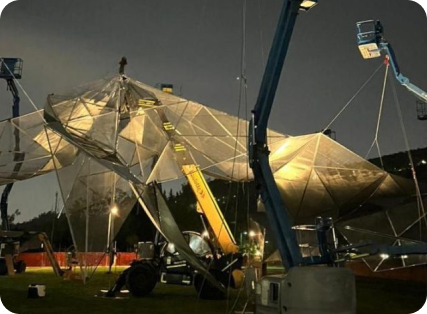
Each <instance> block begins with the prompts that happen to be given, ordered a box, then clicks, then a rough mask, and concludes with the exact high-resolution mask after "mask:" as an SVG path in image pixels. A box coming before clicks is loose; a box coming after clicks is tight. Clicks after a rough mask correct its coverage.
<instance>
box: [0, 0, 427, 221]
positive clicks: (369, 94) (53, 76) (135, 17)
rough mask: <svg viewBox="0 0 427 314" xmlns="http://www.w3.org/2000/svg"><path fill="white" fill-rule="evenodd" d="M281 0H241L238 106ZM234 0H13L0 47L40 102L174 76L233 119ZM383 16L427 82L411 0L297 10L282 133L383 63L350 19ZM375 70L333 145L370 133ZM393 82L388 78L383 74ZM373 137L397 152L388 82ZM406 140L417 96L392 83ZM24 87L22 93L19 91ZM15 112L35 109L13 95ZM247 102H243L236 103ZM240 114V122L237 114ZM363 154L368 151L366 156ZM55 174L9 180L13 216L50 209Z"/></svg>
mask: <svg viewBox="0 0 427 314" xmlns="http://www.w3.org/2000/svg"><path fill="white" fill-rule="evenodd" d="M281 4H282V1H280V0H248V1H247V11H246V67H247V71H246V72H247V75H246V76H247V82H248V95H247V96H248V97H247V108H248V110H249V111H250V109H252V107H253V105H254V103H255V100H256V96H257V93H258V89H259V85H260V81H261V78H262V74H263V71H264V65H263V64H264V62H265V61H266V59H267V56H268V51H269V49H270V45H271V40H272V37H273V33H274V30H275V27H276V24H277V19H278V13H279V11H280V8H281ZM242 7H243V0H181V1H180V0H158V1H148V0H127V1H126V0H125V1H111V0H102V1H101V0H90V1H82V0H72V1H71V0H61V1H55V0H48V1H46V0H42V1H41V0H20V1H17V2H13V3H12V4H10V5H8V6H7V7H6V9H5V10H4V11H3V12H2V15H1V19H0V55H1V56H2V57H21V58H23V59H24V73H23V79H22V80H21V81H20V82H21V84H22V85H23V86H24V88H25V90H26V91H27V92H28V94H29V95H30V97H31V98H32V99H33V101H34V102H35V104H36V105H37V106H38V107H39V108H43V106H44V103H45V99H46V96H47V94H49V93H57V94H61V93H66V92H67V90H70V89H71V88H72V87H74V86H78V85H81V84H83V83H87V82H90V81H93V80H96V79H99V78H102V77H105V76H107V75H111V74H114V73H117V72H118V65H117V63H118V61H119V60H120V58H121V57H122V56H127V58H128V63H129V64H128V67H127V71H126V72H127V74H128V75H129V76H130V77H132V78H134V79H137V80H139V81H141V82H144V83H147V84H149V85H155V84H156V83H159V82H164V83H173V84H174V85H175V91H176V92H177V93H181V94H182V96H183V97H185V98H188V99H192V100H195V101H198V102H200V103H202V104H205V105H207V106H209V107H212V108H216V109H219V110H222V111H225V112H228V113H230V114H232V115H237V112H238V109H237V108H238V96H239V81H238V80H237V77H239V76H240V73H241V72H240V68H241V46H242V39H243V35H242ZM367 19H380V20H381V22H382V23H383V25H384V28H385V37H386V38H387V39H388V41H389V42H390V43H392V45H393V47H394V49H395V52H396V55H397V57H398V60H399V63H400V67H401V70H402V73H403V74H404V75H406V76H407V77H409V78H410V80H411V82H413V83H415V84H416V85H418V86H419V87H421V88H424V89H427V78H426V76H425V73H427V62H426V60H425V56H427V19H426V13H425V12H424V11H423V9H422V8H421V7H420V6H419V5H418V4H416V3H415V2H411V1H409V0H388V1H384V0H357V1H354V0H353V1H351V0H324V1H321V3H320V4H319V5H318V6H316V7H315V8H314V9H313V10H311V11H310V12H309V13H306V14H301V15H300V16H299V19H298V22H297V25H296V28H295V32H294V35H293V41H292V43H291V47H290V50H289V54H288V57H287V60H286V63H285V67H284V71H283V74H282V79H281V82H280V84H279V88H278V92H277V96H276V101H275V106H274V108H273V112H272V117H271V119H270V127H271V128H272V129H274V130H277V131H279V132H282V133H286V134H289V135H301V134H307V133H311V132H315V131H319V130H321V129H323V128H324V127H325V126H326V125H328V123H329V122H330V121H331V120H332V118H333V117H334V116H335V115H336V114H337V113H338V111H339V110H340V109H341V108H342V107H343V106H344V104H345V103H346V102H347V100H348V99H350V98H351V97H352V96H353V95H354V94H355V92H356V91H357V90H358V89H359V88H360V87H361V85H362V84H363V83H364V82H365V81H366V79H367V78H368V77H369V76H370V75H371V74H372V73H373V72H374V70H375V69H376V68H377V67H378V66H379V64H381V62H382V60H381V59H373V60H363V59H362V57H361V56H360V54H359V51H358V48H357V45H356V33H355V23H356V22H357V21H361V20H367ZM383 75H384V71H383V70H380V72H379V73H378V74H377V76H376V77H375V78H374V79H373V81H372V82H371V83H370V84H369V85H368V86H367V87H366V88H365V90H364V91H363V92H362V93H361V94H360V96H359V97H358V98H356V99H355V101H354V102H353V104H352V105H351V106H350V107H349V109H348V110H347V111H346V112H344V113H343V114H342V115H341V116H340V118H339V119H338V120H337V121H336V122H335V123H334V124H333V125H332V129H333V130H335V131H336V132H337V139H338V141H339V142H340V143H342V144H343V145H345V146H346V147H348V148H349V149H351V150H353V151H355V152H356V153H358V154H360V155H362V156H365V155H366V153H367V151H368V149H369V147H370V145H371V143H372V140H373V138H374V134H375V128H376V122H377V117H378V107H379V101H380V94H381V87H382V83H383ZM389 83H390V84H394V81H389ZM388 86H389V87H390V88H389V89H388V91H387V94H386V99H385V101H386V102H385V107H384V112H383V114H384V116H383V119H382V124H381V129H380V133H379V143H380V147H381V150H382V153H383V154H389V153H394V152H399V151H402V150H404V149H405V146H404V142H403V136H402V132H401V131H400V126H399V122H398V118H397V115H396V109H395V103H394V99H393V97H392V93H391V85H388ZM397 91H398V95H399V99H400V103H401V106H402V110H403V115H404V121H405V125H406V127H407V132H408V137H409V141H410V145H411V148H419V147H426V146H427V139H426V134H427V132H426V131H427V122H422V121H418V120H417V119H416V111H415V98H414V97H413V96H412V95H411V94H409V92H407V91H406V89H405V88H403V87H401V86H397ZM21 94H22V93H21ZM21 98H22V101H21V112H22V113H28V112H31V111H33V110H34V108H33V107H32V106H31V105H30V103H29V101H28V100H27V99H26V98H25V97H24V96H23V95H22V97H21ZM0 103H1V107H0V117H1V119H7V118H10V117H11V103H12V100H11V96H10V94H9V92H7V91H6V83H5V82H0ZM242 108H245V104H244V103H243V107H242ZM240 116H241V117H242V118H245V116H246V113H245V112H241V114H240ZM370 157H376V155H375V154H371V155H370ZM56 190H58V185H57V182H56V178H55V175H54V174H52V175H47V176H45V177H42V178H38V179H33V180H29V181H27V182H21V183H17V184H15V187H14V189H13V191H12V193H11V197H10V205H9V208H10V211H13V210H14V209H15V208H20V209H21V212H22V215H21V217H20V219H19V220H27V219H28V218H30V217H33V216H36V215H38V214H39V213H40V212H43V211H47V210H50V209H51V206H52V204H53V202H54V194H55V191H56Z"/></svg>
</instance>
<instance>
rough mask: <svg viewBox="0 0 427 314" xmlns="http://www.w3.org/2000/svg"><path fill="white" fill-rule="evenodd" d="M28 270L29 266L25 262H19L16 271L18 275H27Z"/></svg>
mask: <svg viewBox="0 0 427 314" xmlns="http://www.w3.org/2000/svg"><path fill="white" fill-rule="evenodd" d="M26 269H27V264H26V263H25V262H24V261H22V260H21V261H18V262H17V263H16V264H15V270H16V273H17V274H22V273H25V270H26Z"/></svg>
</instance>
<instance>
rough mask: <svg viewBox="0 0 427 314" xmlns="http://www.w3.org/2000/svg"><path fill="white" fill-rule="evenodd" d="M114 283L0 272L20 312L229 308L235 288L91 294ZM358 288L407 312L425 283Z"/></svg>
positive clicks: (176, 313) (4, 290) (362, 296)
mask: <svg viewBox="0 0 427 314" xmlns="http://www.w3.org/2000/svg"><path fill="white" fill-rule="evenodd" d="M116 271H117V272H118V271H119V270H116ZM31 283H40V284H44V285H46V292H47V295H46V297H45V298H41V299H27V290H28V285H29V284H31ZM113 283H114V275H108V274H106V269H105V268H101V269H99V270H98V271H97V273H95V275H94V276H93V277H92V278H91V279H90V280H89V281H88V282H87V283H86V285H83V284H82V282H78V281H64V280H62V279H59V278H57V277H55V276H54V275H53V274H52V272H51V270H50V269H29V270H28V271H27V272H26V273H25V274H21V275H16V276H14V277H7V276H5V277H0V296H1V300H2V302H3V304H4V305H5V306H6V308H8V309H9V310H10V311H12V312H14V313H19V314H26V313H34V314H37V313H40V314H41V313H43V314H50V313H55V314H56V313H60V314H67V313H79V314H86V313H94V314H96V313H108V314H114V313H144V314H145V313H146V314H151V313H153V314H154V313H156V314H157V313H158V314H163V313H165V314H166V313H172V314H181V313H191V314H193V313H194V314H198V313H203V314H210V313H227V308H228V309H230V308H231V306H232V304H233V303H234V300H235V299H236V297H237V291H233V292H232V293H231V295H230V301H229V302H227V300H224V301H204V300H199V301H197V294H196V291H195V289H194V288H193V287H182V286H173V285H164V284H158V286H157V287H156V289H155V290H154V292H153V293H152V295H150V296H149V297H147V298H142V299H135V298H124V299H104V298H97V297H95V295H97V294H99V290H100V289H108V288H109V287H110V286H111V285H112V284H113ZM357 294H358V309H359V310H358V313H381V314H383V313H384V314H393V313H396V314H397V313H402V314H406V313H413V312H415V311H417V310H418V309H420V308H421V306H422V305H423V304H424V302H425V299H426V286H425V285H424V284H420V283H414V282H401V281H390V280H382V279H362V278H359V279H358V281H357ZM245 301H246V300H245V297H244V296H242V297H241V299H240V300H239V302H238V304H239V305H238V306H237V309H239V310H240V309H242V307H243V304H244V302H245Z"/></svg>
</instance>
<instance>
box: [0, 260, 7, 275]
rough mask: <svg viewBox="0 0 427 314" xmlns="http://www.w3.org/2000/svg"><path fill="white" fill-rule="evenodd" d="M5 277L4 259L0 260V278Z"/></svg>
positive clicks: (5, 266)
mask: <svg viewBox="0 0 427 314" xmlns="http://www.w3.org/2000/svg"><path fill="white" fill-rule="evenodd" d="M5 275H7V265H6V260H5V259H4V258H0V276H5Z"/></svg>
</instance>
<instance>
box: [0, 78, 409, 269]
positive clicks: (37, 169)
mask: <svg viewBox="0 0 427 314" xmlns="http://www.w3.org/2000/svg"><path fill="white" fill-rule="evenodd" d="M41 114H42V115H43V117H44V121H43V119H41V118H40V115H41ZM0 126H1V127H2V130H4V131H2V133H0V141H1V152H0V160H1V161H2V163H1V164H0V180H1V183H2V184H5V183H8V182H12V181H15V180H23V179H27V178H31V177H34V176H36V175H41V174H44V173H46V172H48V171H52V170H54V169H56V171H57V175H58V180H59V183H60V187H61V192H62V197H63V201H64V204H65V208H66V213H67V217H68V220H69V223H70V228H71V230H72V234H73V239H74V242H75V245H76V248H77V250H78V251H79V252H90V251H95V250H96V251H105V249H106V248H107V247H108V244H109V242H110V240H111V239H112V238H114V236H115V235H116V233H117V232H118V230H119V228H120V227H121V225H122V223H123V222H124V220H125V219H126V217H127V215H128V214H129V212H130V210H131V209H132V207H133V205H134V204H135V203H136V202H137V201H138V202H140V203H141V205H142V207H143V208H144V210H145V212H146V213H147V215H148V216H149V217H150V219H151V221H152V222H153V224H154V225H155V226H156V227H157V228H158V229H159V230H160V232H162V233H163V235H164V236H165V237H166V238H167V239H168V238H171V237H174V236H175V235H172V233H171V230H172V229H176V228H177V226H176V223H174V221H173V216H172V215H169V214H168V211H167V209H164V208H162V209H161V210H160V209H159V206H158V204H159V203H161V195H160V194H159V193H158V191H157V192H156V193H154V194H153V193H151V194H147V193H146V190H147V189H148V188H153V187H151V186H150V187H148V185H150V184H152V183H155V182H157V183H162V182H168V181H173V180H178V179H180V178H182V177H184V174H183V171H182V168H183V166H185V165H191V164H194V165H197V166H198V167H199V168H200V169H201V170H202V172H203V173H204V174H206V175H208V176H210V177H212V178H217V179H223V180H233V181H249V180H252V179H253V178H252V172H251V170H250V169H249V168H248V160H247V152H246V145H247V144H246V142H247V128H248V122H247V121H244V120H242V119H239V118H237V117H233V116H230V115H228V114H226V113H223V112H221V111H218V110H215V109H212V108H209V107H206V106H204V105H201V104H199V103H196V102H193V101H190V100H187V99H184V98H182V97H178V96H175V95H171V94H168V93H164V92H162V91H160V90H158V89H155V88H153V87H150V86H148V85H145V84H143V83H140V82H138V81H135V80H133V79H131V78H127V77H124V76H114V77H110V78H106V79H102V80H99V81H97V82H94V83H91V84H88V85H86V86H83V87H79V88H78V89H76V90H74V91H73V92H71V93H67V94H66V95H55V94H51V95H49V96H48V100H47V104H46V106H45V109H44V110H43V111H40V112H36V113H33V114H31V115H27V116H23V117H20V118H17V119H16V120H10V121H4V122H2V124H0ZM18 126H19V127H18ZM14 129H18V130H19V131H20V132H22V134H23V137H22V143H21V149H22V152H21V153H22V154H23V155H24V156H25V158H24V161H22V163H26V167H21V169H18V170H19V171H14V170H13V169H14V168H15V164H16V163H21V161H16V158H15V159H14V158H13V145H14V138H13V135H12V133H13V132H14ZM24 135H25V136H26V139H25V140H24ZM24 141H25V142H24ZM268 142H269V148H270V151H271V154H270V161H271V166H272V169H273V172H274V176H275V179H276V182H277V184H278V186H279V189H280V191H281V194H282V196H283V199H284V202H285V204H286V206H287V208H288V211H289V213H290V216H291V217H292V219H293V220H294V223H312V222H313V218H314V217H316V216H318V215H325V216H332V217H334V218H340V217H343V216H345V215H347V214H349V213H352V212H353V211H354V210H357V209H358V208H359V207H360V205H361V204H366V203H370V202H376V201H377V200H381V199H385V198H389V197H407V196H410V195H412V194H414V187H413V185H412V184H411V183H410V182H408V181H407V180H404V179H401V178H398V177H395V176H392V175H390V174H388V173H387V172H385V171H383V170H382V169H380V168H378V167H376V166H374V165H373V164H371V163H369V162H368V161H366V160H364V159H363V158H361V157H359V156H357V155H356V154H354V153H353V152H351V151H349V150H348V149H347V148H345V147H344V146H342V145H340V144H339V143H337V142H335V141H333V140H332V139H330V138H329V137H327V136H325V135H323V134H321V133H317V134H309V135H304V136H297V137H290V136H287V135H283V134H280V133H277V132H274V131H271V130H270V131H269V132H268ZM24 143H25V145H24ZM39 157H40V158H39ZM27 165H28V166H27ZM24 170H25V171H24ZM144 193H145V194H144ZM149 195H151V196H149ZM153 195H154V196H153ZM153 199H155V201H154V200H153ZM154 204H156V205H154ZM113 207H115V208H117V209H118V212H117V215H116V214H114V215H112V211H111V209H112V208H113ZM161 211H162V212H161ZM162 217H168V218H167V219H163V220H162ZM411 219H412V218H411ZM181 251H182V252H183V253H182V254H183V255H185V256H187V258H188V259H190V260H195V256H192V257H190V255H191V252H190V251H188V248H187V247H185V245H184V244H182V245H181ZM93 263H96V261H94V262H93ZM193 264H194V265H193V266H194V267H195V268H196V269H198V268H200V265H196V262H194V263H193Z"/></svg>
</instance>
